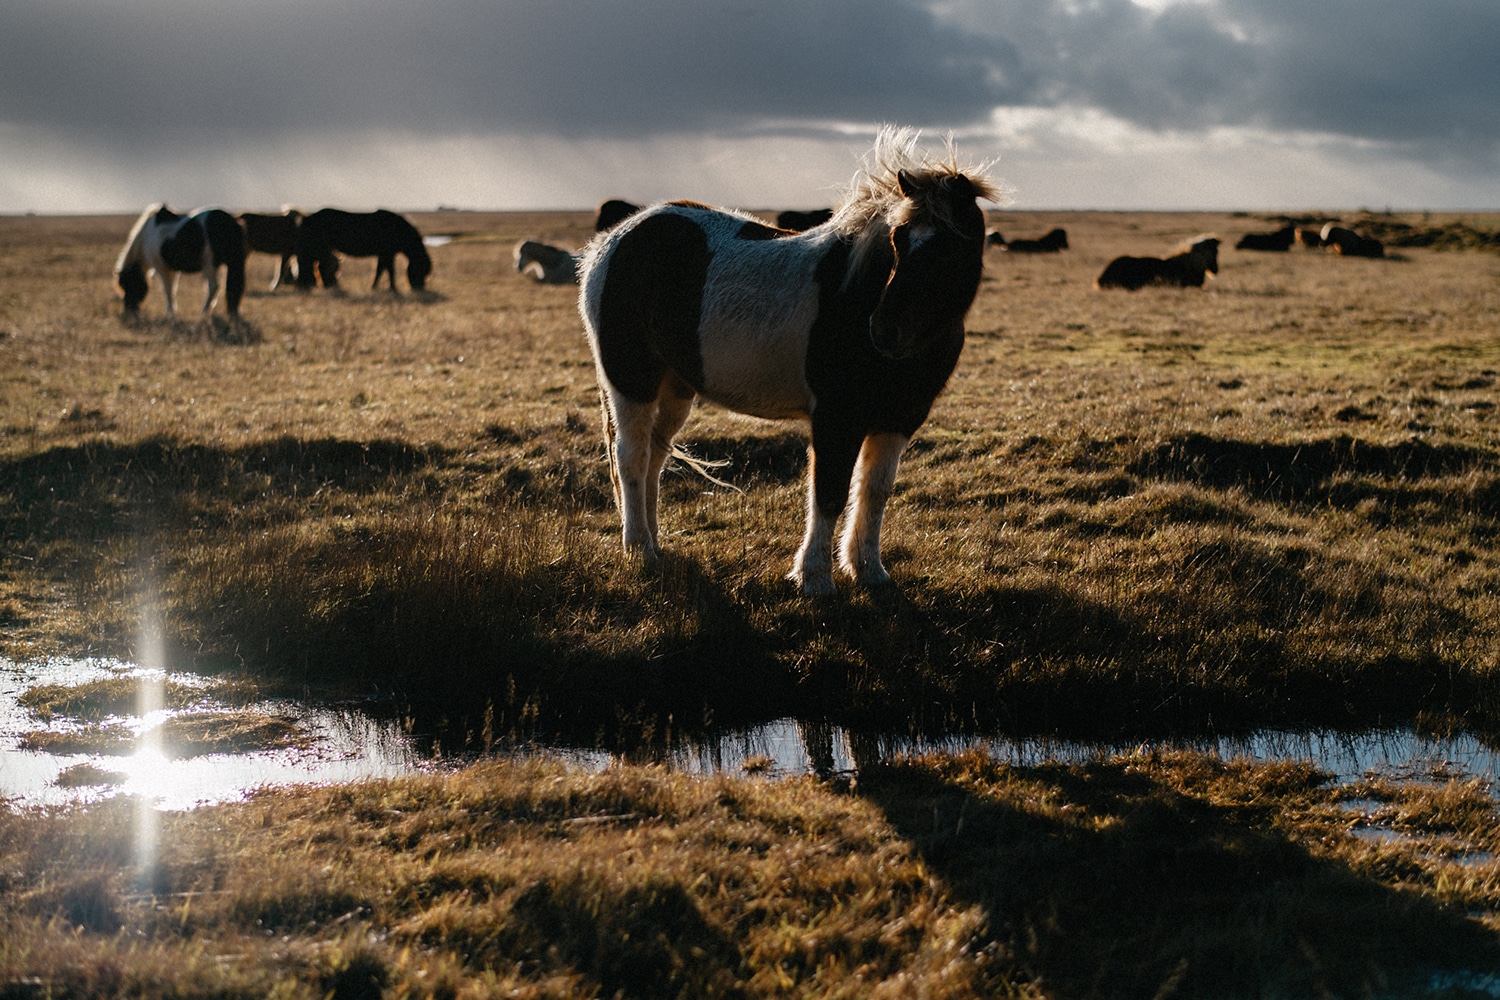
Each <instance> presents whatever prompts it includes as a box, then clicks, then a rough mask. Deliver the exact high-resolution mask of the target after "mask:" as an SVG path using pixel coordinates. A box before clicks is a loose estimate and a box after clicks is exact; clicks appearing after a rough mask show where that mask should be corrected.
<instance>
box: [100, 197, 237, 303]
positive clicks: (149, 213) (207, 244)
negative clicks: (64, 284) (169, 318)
mask: <svg viewBox="0 0 1500 1000" xmlns="http://www.w3.org/2000/svg"><path fill="white" fill-rule="evenodd" d="M245 257H246V252H245V231H244V230H243V229H241V228H240V223H239V220H237V219H236V218H235V217H234V216H232V215H230V214H229V213H228V212H226V211H224V210H223V209H219V208H206V209H200V210H199V211H197V212H193V213H191V214H189V215H179V214H178V213H176V212H174V211H172V210H171V209H170V208H168V207H167V206H166V205H163V204H161V203H160V202H158V203H157V204H155V205H151V206H150V207H148V208H147V209H146V210H145V211H144V212H142V213H141V216H140V218H138V219H136V220H135V225H134V226H133V227H132V228H131V230H130V235H129V236H128V237H126V239H125V248H124V249H123V250H121V251H120V256H119V258H118V259H116V261H115V285H116V286H117V287H118V288H119V289H120V292H121V294H123V295H124V297H125V314H126V315H127V316H136V315H139V313H140V308H141V303H142V302H144V301H145V299H146V295H147V293H149V292H150V291H151V275H152V274H153V273H154V274H156V276H157V277H159V278H160V279H161V289H162V294H164V295H165V296H166V299H167V313H168V315H173V316H175V315H176V314H177V302H176V295H177V280H178V278H180V277H181V276H182V275H183V274H199V273H201V274H202V275H203V280H204V281H205V282H206V283H207V285H208V293H207V295H206V296H205V297H204V299H203V315H205V316H207V315H208V314H209V313H210V312H212V311H213V308H214V302H215V300H216V299H218V297H219V268H221V267H222V268H224V306H225V309H226V310H227V311H228V313H229V318H230V319H235V320H237V319H239V316H240V300H241V299H242V298H244V295H245Z"/></svg>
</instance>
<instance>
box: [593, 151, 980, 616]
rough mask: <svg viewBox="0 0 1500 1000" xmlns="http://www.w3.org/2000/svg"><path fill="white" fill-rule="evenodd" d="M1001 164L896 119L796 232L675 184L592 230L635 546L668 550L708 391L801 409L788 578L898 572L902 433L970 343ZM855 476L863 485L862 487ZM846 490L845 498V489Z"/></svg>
mask: <svg viewBox="0 0 1500 1000" xmlns="http://www.w3.org/2000/svg"><path fill="white" fill-rule="evenodd" d="M999 197H1000V193H999V191H998V189H997V188H996V187H995V186H994V185H993V184H992V183H991V182H990V181H988V180H987V179H985V178H984V177H982V176H979V175H977V174H974V173H966V172H964V171H963V170H961V169H959V167H958V166H957V165H956V163H955V162H954V160H953V157H952V154H951V150H950V156H949V158H948V161H947V162H938V161H933V160H931V159H929V158H928V157H926V156H925V155H921V154H919V153H918V152H917V150H916V133H913V132H908V131H904V130H893V129H886V130H884V131H882V133H881V134H880V136H879V138H878V139H877V141H876V145H875V148H874V152H873V154H872V165H871V166H870V167H869V168H868V169H867V170H866V171H865V172H864V173H862V174H861V176H860V177H859V178H857V179H856V182H855V184H854V186H853V189H852V191H851V193H850V195H849V196H848V198H847V199H846V200H845V202H844V203H843V205H842V206H840V208H839V209H838V210H837V211H836V212H835V213H834V216H833V218H832V219H831V220H829V221H828V222H826V223H824V224H823V225H821V226H817V227H815V228H813V229H810V230H808V231H806V232H804V233H797V234H790V233H787V232H785V231H784V230H780V229H775V228H772V227H770V226H767V225H765V224H764V223H761V222H759V221H757V220H756V219H754V218H753V217H752V216H749V215H746V214H744V213H740V212H734V211H728V210H723V209H714V208H709V207H707V206H704V205H698V204H693V203H689V202H672V203H668V204H664V205H657V206H655V207H652V208H649V209H646V210H644V211H642V212H640V213H639V214H637V215H634V216H632V217H631V218H629V219H627V220H626V221H625V222H622V223H620V224H619V225H618V226H616V227H615V228H614V229H611V230H610V231H608V232H607V233H605V234H603V235H601V236H598V237H596V238H595V239H594V241H593V242H592V243H591V244H590V245H589V247H588V248H587V250H586V251H585V253H584V257H583V261H582V264H581V277H582V281H581V283H582V286H583V287H582V289H581V290H580V293H579V310H580V312H581V313H582V314H583V320H584V326H585V329H586V331H587V333H588V338H589V344H590V347H591V348H592V350H593V354H594V360H595V366H596V369H597V372H598V377H599V386H600V390H601V396H602V399H601V402H602V408H603V416H604V436H605V443H606V446H607V448H608V451H609V460H610V474H611V479H612V480H613V482H614V486H615V500H616V502H617V504H618V505H619V508H620V513H621V520H622V522H623V525H622V537H623V543H624V547H625V550H626V551H627V552H629V553H633V554H636V555H638V556H640V557H642V558H643V559H645V560H646V561H648V562H651V561H655V560H656V559H657V558H659V556H660V554H661V545H660V542H659V533H658V529H657V502H658V496H659V489H660V482H661V473H662V468H663V466H665V464H666V462H667V459H668V458H669V457H671V456H673V455H681V454H682V453H681V451H680V450H679V449H677V448H675V447H674V445H673V443H672V442H673V439H674V438H675V437H676V436H677V433H678V431H680V430H681V429H682V426H683V424H684V423H685V422H686V421H687V418H688V414H689V412H690V411H691V409H692V405H693V400H694V399H695V398H696V397H697V396H699V395H701V396H703V397H704V398H705V399H710V400H713V401H715V402H717V403H720V404H722V405H724V406H726V407H728V408H729V409H731V410H735V411H737V412H740V413H748V414H752V415H755V416H759V417H766V418H771V419H800V420H806V421H808V422H809V423H810V424H811V427H812V446H811V448H810V450H809V470H808V504H807V525H806V532H805V535H804V537H803V540H802V546H801V548H799V549H798V550H797V554H796V557H795V559H794V561H793V564H792V570H791V573H790V574H789V578H790V579H792V580H793V581H795V582H796V583H797V585H798V587H799V588H800V589H801V592H802V593H803V594H809V595H815V594H829V593H832V592H833V591H834V583H833V553H832V548H833V531H834V525H835V523H836V522H837V520H838V518H839V517H840V515H841V514H842V515H843V516H844V519H845V520H844V530H843V535H842V538H841V540H840V543H839V556H838V559H839V566H840V568H841V569H842V570H843V571H844V572H846V573H848V574H849V575H850V576H852V577H854V578H855V580H856V581H858V582H859V583H861V584H863V585H865V586H878V585H881V584H885V583H888V582H889V580H890V576H889V575H888V574H887V573H886V570H885V567H884V566H883V565H882V564H881V559H880V528H881V521H882V519H883V517H884V514H885V505H886V501H887V499H888V498H889V497H890V495H891V489H892V487H893V485H894V483H895V479H896V469H897V466H898V464H899V462H900V459H901V452H902V450H903V449H904V448H905V447H906V443H907V441H909V440H910V439H911V436H912V435H913V434H914V433H915V432H916V430H917V428H919V427H921V425H922V423H923V422H924V421H925V420H926V419H927V414H928V412H929V410H930V409H931V407H932V403H933V400H934V399H936V397H937V395H938V394H939V393H940V392H941V391H942V389H943V386H944V385H945V384H946V383H947V381H948V377H949V375H951V374H952V372H953V369H954V366H955V365H956V364H957V362H958V356H959V352H960V351H961V350H962V349H963V343H964V316H965V314H966V313H967V312H968V309H969V306H970V304H971V303H972V302H973V300H974V294H975V292H976V291H977V290H978V287H979V279H980V273H981V271H982V269H983V266H984V214H983V212H982V211H981V210H980V208H979V205H978V204H977V199H979V198H986V199H990V200H998V198H999ZM851 494H852V497H851ZM846 505H847V508H848V509H847V510H846V509H845V508H846Z"/></svg>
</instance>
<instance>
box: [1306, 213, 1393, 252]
mask: <svg viewBox="0 0 1500 1000" xmlns="http://www.w3.org/2000/svg"><path fill="white" fill-rule="evenodd" d="M1321 236H1322V240H1323V248H1324V249H1325V250H1328V251H1330V252H1332V253H1336V254H1338V255H1339V256H1340V257H1384V256H1385V244H1383V243H1381V242H1380V241H1379V240H1377V239H1374V238H1372V237H1369V236H1365V235H1364V234H1362V233H1356V232H1355V231H1354V230H1352V229H1345V228H1344V227H1343V226H1339V225H1335V224H1334V223H1332V222H1330V223H1328V225H1326V226H1324V227H1323V232H1322V233H1321Z"/></svg>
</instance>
